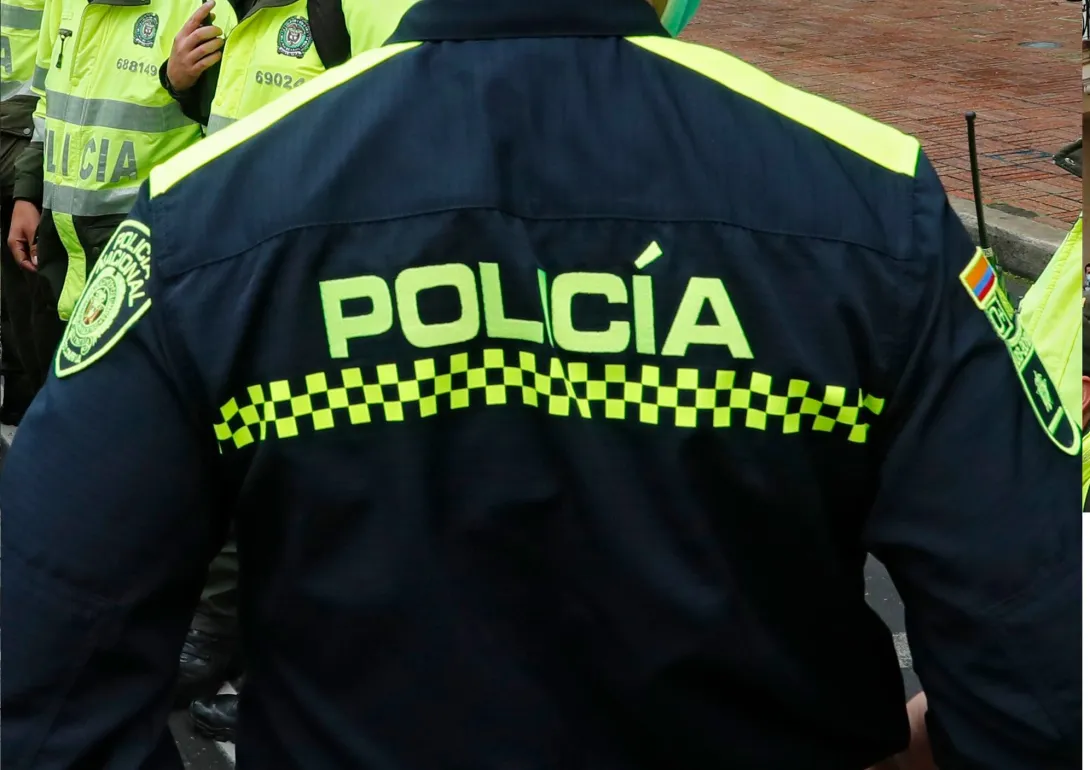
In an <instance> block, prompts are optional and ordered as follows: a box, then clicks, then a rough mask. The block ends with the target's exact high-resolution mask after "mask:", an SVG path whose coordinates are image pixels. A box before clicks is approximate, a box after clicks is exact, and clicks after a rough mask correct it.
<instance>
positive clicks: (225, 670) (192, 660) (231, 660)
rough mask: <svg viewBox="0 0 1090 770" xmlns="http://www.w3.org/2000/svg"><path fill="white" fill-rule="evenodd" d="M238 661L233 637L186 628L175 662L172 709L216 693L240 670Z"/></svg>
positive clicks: (236, 646) (236, 642)
mask: <svg viewBox="0 0 1090 770" xmlns="http://www.w3.org/2000/svg"><path fill="white" fill-rule="evenodd" d="M239 663H240V660H239V655H238V641H237V639H236V638H235V637H234V636H219V635H216V634H207V633H205V632H204V631H198V630H197V629H195V628H191V629H189V633H187V634H186V636H185V644H184V645H182V654H181V656H180V657H179V661H178V685H177V688H176V690H175V697H174V705H175V708H184V707H185V706H186V705H187V704H188V703H190V702H191V701H194V700H196V699H197V698H203V697H207V696H211V695H215V694H216V693H217V692H219V689H220V686H221V685H222V684H223V683H224V682H226V681H227V680H229V679H232V678H233V677H236V676H238V675H239V674H240V673H241V670H240V665H239Z"/></svg>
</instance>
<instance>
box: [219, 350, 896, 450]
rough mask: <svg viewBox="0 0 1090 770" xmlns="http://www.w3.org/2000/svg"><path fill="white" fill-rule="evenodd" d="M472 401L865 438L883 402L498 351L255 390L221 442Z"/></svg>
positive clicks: (791, 384)
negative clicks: (834, 433)
mask: <svg viewBox="0 0 1090 770" xmlns="http://www.w3.org/2000/svg"><path fill="white" fill-rule="evenodd" d="M471 405H486V406H511V405H522V406H524V407H533V408H537V409H544V410H546V411H547V412H548V413H549V414H550V415H554V416H557V417H579V418H582V419H607V420H636V421H639V422H642V423H646V424H650V425H664V426H673V427H677V428H695V427H698V426H710V427H714V428H750V429H753V430H774V431H779V432H782V433H798V432H800V431H802V430H804V429H807V430H813V431H819V432H825V433H833V432H840V433H842V434H843V436H844V438H845V439H846V440H847V441H850V442H852V443H856V444H862V443H864V442H865V441H866V440H867V432H868V429H869V427H870V423H869V421H868V420H869V419H870V417H871V416H877V415H879V414H881V412H882V408H883V406H884V405H885V402H884V400H883V399H881V398H876V397H875V396H872V395H869V394H866V393H864V392H863V391H861V390H849V389H847V388H845V387H842V386H839V385H824V386H821V385H815V384H814V383H811V382H807V381H805V380H799V379H787V380H781V381H780V382H775V381H774V379H773V377H772V376H770V375H768V374H762V373H760V372H739V371H730V370H700V369H691V368H673V367H668V366H661V365H651V364H642V365H625V364H602V363H596V364H587V363H583V362H576V361H563V360H561V359H560V358H557V357H555V356H542V355H537V354H535V353H531V352H528V351H511V350H504V349H500V348H490V349H486V350H484V351H481V352H480V353H478V354H475V355H471V354H469V353H455V354H453V355H450V356H448V357H443V358H423V359H420V360H417V361H414V362H412V363H411V364H400V365H399V364H396V363H390V364H381V365H379V366H376V367H371V368H369V369H362V368H358V367H357V368H345V369H341V370H339V371H335V372H331V373H327V372H316V373H314V374H310V375H307V376H306V377H302V378H299V379H298V380H296V381H289V380H280V381H277V382H272V383H268V384H265V385H251V386H250V387H248V388H246V389H245V391H244V393H241V394H239V395H238V396H235V397H233V398H231V399H230V400H229V401H228V402H227V403H226V404H224V405H223V407H222V408H221V410H220V414H221V417H222V422H220V423H218V424H217V425H216V426H215V432H216V438H217V439H218V440H219V442H220V444H221V447H222V448H224V449H232V448H234V449H241V448H243V447H246V446H248V445H250V444H253V443H254V442H256V441H267V440H271V439H288V438H292V437H294V436H298V435H299V434H300V433H302V432H305V431H323V430H330V429H333V428H337V427H343V426H346V425H365V424H368V423H373V422H378V421H385V422H400V421H403V420H409V419H419V418H425V417H431V416H433V415H436V414H438V413H439V412H440V411H443V410H454V409H465V408H468V407H469V406H471Z"/></svg>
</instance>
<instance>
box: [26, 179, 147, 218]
mask: <svg viewBox="0 0 1090 770" xmlns="http://www.w3.org/2000/svg"><path fill="white" fill-rule="evenodd" d="M139 191H140V186H139V185H137V186H135V187H119V188H113V189H109V190H81V189H79V188H77V187H69V186H68V185H60V184H54V183H53V182H46V183H45V185H44V187H43V189H42V206H43V208H47V209H49V210H50V211H56V212H59V213H61V214H71V215H72V216H74V217H101V216H105V215H107V214H127V213H129V209H131V208H132V205H133V203H135V202H136V194H137V193H138V192H139Z"/></svg>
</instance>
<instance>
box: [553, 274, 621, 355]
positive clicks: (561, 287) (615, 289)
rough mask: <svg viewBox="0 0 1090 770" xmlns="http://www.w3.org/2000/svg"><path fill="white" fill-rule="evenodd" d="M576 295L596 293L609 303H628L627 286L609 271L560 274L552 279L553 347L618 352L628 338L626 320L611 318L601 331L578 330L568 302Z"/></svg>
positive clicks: (595, 351) (583, 351)
mask: <svg viewBox="0 0 1090 770" xmlns="http://www.w3.org/2000/svg"><path fill="white" fill-rule="evenodd" d="M580 294H597V295H600V296H602V297H605V298H606V302H608V303H610V304H611V305H623V304H626V303H627V302H628V287H627V286H625V285H624V279H622V278H621V276H619V275H611V274H610V273H561V274H560V275H558V276H557V277H556V278H555V279H554V280H553V291H552V295H553V296H552V299H553V302H552V304H553V335H554V336H555V338H556V346H557V347H559V348H561V349H562V350H573V351H577V352H579V353H620V352H621V351H622V350H624V349H626V348H627V347H628V344H629V340H630V339H631V337H632V327H631V324H629V323H628V322H627V321H612V322H611V323H610V324H609V328H608V329H606V330H605V331H580V330H578V329H576V328H575V325H574V323H573V322H572V304H573V302H574V300H575V297H576V296H578V295H580Z"/></svg>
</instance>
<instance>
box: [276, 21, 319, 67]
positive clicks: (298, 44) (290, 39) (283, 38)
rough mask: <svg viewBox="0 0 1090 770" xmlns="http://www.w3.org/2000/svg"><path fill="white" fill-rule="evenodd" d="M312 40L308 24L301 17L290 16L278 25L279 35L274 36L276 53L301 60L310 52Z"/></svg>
mask: <svg viewBox="0 0 1090 770" xmlns="http://www.w3.org/2000/svg"><path fill="white" fill-rule="evenodd" d="M312 40H313V38H312V37H311V34H310V22H309V21H307V20H306V19H304V18H303V17H302V16H292V17H291V18H290V19H288V20H287V21H285V22H284V23H283V24H281V25H280V34H279V35H277V36H276V52H277V53H280V54H283V55H284V56H291V57H293V58H295V59H302V58H303V55H304V54H305V53H306V52H307V51H309V50H310V44H311V42H312Z"/></svg>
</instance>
